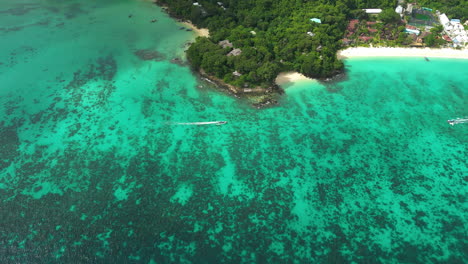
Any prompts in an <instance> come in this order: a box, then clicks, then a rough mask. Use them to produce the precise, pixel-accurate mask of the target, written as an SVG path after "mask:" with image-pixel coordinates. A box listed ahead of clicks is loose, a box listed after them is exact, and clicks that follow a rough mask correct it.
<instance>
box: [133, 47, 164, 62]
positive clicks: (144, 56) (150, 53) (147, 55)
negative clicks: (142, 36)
mask: <svg viewBox="0 0 468 264" xmlns="http://www.w3.org/2000/svg"><path fill="white" fill-rule="evenodd" d="M133 54H135V55H136V56H137V57H138V58H140V59H141V60H144V61H163V60H165V59H166V56H164V54H162V53H160V52H159V51H156V50H150V49H139V50H137V51H135V52H134V53H133Z"/></svg>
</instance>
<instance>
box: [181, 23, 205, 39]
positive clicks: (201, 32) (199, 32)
mask: <svg viewBox="0 0 468 264" xmlns="http://www.w3.org/2000/svg"><path fill="white" fill-rule="evenodd" d="M180 23H181V24H183V25H184V26H186V27H188V28H191V29H192V30H193V31H194V32H195V34H197V36H200V37H209V36H210V31H209V30H208V29H207V28H197V27H196V26H195V25H194V24H192V22H180Z"/></svg>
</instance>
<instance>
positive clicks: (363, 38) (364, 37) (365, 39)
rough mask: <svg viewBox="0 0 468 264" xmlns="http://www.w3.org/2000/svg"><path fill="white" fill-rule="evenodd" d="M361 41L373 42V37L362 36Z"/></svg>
mask: <svg viewBox="0 0 468 264" xmlns="http://www.w3.org/2000/svg"><path fill="white" fill-rule="evenodd" d="M359 39H360V40H362V41H366V42H367V41H369V40H371V39H372V37H366V36H360V37H359Z"/></svg>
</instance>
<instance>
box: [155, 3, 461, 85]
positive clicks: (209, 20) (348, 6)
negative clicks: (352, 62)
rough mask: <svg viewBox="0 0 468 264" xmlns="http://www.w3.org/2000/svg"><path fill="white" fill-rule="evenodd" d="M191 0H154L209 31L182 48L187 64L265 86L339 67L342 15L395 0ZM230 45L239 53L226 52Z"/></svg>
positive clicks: (230, 79) (336, 70)
mask: <svg viewBox="0 0 468 264" xmlns="http://www.w3.org/2000/svg"><path fill="white" fill-rule="evenodd" d="M425 1H427V2H430V0H425ZM447 1H457V0H447ZM460 1H464V0H460ZM194 2H196V1H191V0H159V1H158V3H159V4H163V5H166V6H168V7H169V11H170V13H171V15H172V16H175V17H178V18H181V19H189V20H191V21H192V22H193V23H194V24H195V25H197V26H198V27H205V28H208V29H209V30H210V34H211V36H210V38H198V39H197V40H196V42H195V43H194V44H193V45H192V46H191V47H190V48H189V50H188V51H187V56H188V58H189V60H190V61H191V63H192V65H193V67H195V68H196V69H200V68H201V69H203V70H204V71H205V72H207V73H208V74H210V75H212V76H215V77H218V78H220V79H223V80H224V81H225V82H227V83H230V84H234V85H236V86H238V87H242V86H244V85H245V86H259V85H261V86H267V85H270V84H271V83H272V81H273V80H274V78H275V77H276V76H277V74H278V73H279V72H281V71H298V72H300V73H302V74H304V75H306V76H308V77H313V78H326V77H331V76H333V75H335V74H336V73H339V72H341V71H342V69H343V63H342V62H341V61H340V60H339V59H337V57H336V52H337V51H338V50H339V49H340V48H341V45H342V44H341V41H340V40H341V39H342V38H343V35H344V32H345V30H346V26H347V23H348V20H349V19H352V18H356V17H357V16H360V15H362V13H363V11H362V10H361V9H362V8H381V9H386V8H392V9H394V8H395V6H396V5H397V3H396V2H397V1H396V0H372V1H370V0H328V1H327V0H313V1H311V0H242V1H239V0H199V1H198V2H197V3H198V5H194V4H193V3H194ZM312 18H318V19H320V20H321V23H316V22H313V21H311V19H312ZM223 40H229V41H230V43H232V46H233V47H229V46H227V47H225V48H223V47H222V46H221V45H219V44H218V43H219V42H220V41H223ZM233 49H240V50H241V51H242V53H241V54H240V55H238V56H227V55H228V53H229V52H231V51H232V50H233ZM236 71H237V72H236ZM233 72H236V74H233ZM237 73H238V74H237Z"/></svg>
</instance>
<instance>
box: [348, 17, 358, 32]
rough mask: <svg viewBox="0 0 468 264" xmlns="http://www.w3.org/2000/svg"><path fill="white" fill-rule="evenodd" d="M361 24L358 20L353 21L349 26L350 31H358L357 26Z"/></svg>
mask: <svg viewBox="0 0 468 264" xmlns="http://www.w3.org/2000/svg"><path fill="white" fill-rule="evenodd" d="M358 23H359V20H357V19H351V20H350V21H349V24H348V30H349V31H354V30H355V29H356V25H357V24H358Z"/></svg>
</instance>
